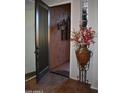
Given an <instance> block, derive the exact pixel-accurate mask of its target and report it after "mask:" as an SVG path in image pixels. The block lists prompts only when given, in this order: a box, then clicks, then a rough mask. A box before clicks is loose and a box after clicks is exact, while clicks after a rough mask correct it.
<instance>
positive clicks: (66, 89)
mask: <svg viewBox="0 0 124 93" xmlns="http://www.w3.org/2000/svg"><path fill="white" fill-rule="evenodd" d="M25 90H26V91H28V90H39V91H43V93H97V91H96V90H92V89H90V85H86V84H81V83H80V82H78V81H75V80H72V79H68V78H66V77H62V76H60V75H57V74H53V73H47V74H46V75H45V76H44V77H43V78H42V79H41V80H40V82H39V83H38V84H36V79H35V78H34V79H32V80H30V81H28V82H26V84H25Z"/></svg>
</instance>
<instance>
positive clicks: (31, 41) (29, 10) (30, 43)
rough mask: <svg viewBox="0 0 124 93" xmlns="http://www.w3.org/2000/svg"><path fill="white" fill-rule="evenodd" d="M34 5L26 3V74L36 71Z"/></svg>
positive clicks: (27, 1)
mask: <svg viewBox="0 0 124 93" xmlns="http://www.w3.org/2000/svg"><path fill="white" fill-rule="evenodd" d="M34 9H35V8H34V3H32V2H29V0H26V2H25V73H29V72H32V71H35V55H34V50H35V31H34V30H35V28H34V27H35V24H34V15H35V12H34V11H35V10H34Z"/></svg>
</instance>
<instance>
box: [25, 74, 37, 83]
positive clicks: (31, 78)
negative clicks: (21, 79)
mask: <svg viewBox="0 0 124 93" xmlns="http://www.w3.org/2000/svg"><path fill="white" fill-rule="evenodd" d="M33 78H36V75H34V76H32V77H30V78H29V79H26V80H25V82H27V81H30V80H32V79H33Z"/></svg>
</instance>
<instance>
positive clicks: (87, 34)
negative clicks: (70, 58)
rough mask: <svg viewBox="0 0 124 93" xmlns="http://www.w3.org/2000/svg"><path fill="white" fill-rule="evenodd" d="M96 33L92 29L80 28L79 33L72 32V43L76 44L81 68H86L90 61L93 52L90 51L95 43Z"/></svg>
mask: <svg viewBox="0 0 124 93" xmlns="http://www.w3.org/2000/svg"><path fill="white" fill-rule="evenodd" d="M94 37H95V31H94V30H92V28H91V27H82V26H80V30H79V31H74V32H72V38H71V41H72V42H74V46H75V47H76V51H75V53H76V57H77V61H78V63H79V65H80V66H82V67H84V66H85V65H86V64H87V63H88V61H89V59H90V53H91V51H90V50H89V49H88V48H89V46H90V45H91V44H93V43H95V42H94V40H93V39H94Z"/></svg>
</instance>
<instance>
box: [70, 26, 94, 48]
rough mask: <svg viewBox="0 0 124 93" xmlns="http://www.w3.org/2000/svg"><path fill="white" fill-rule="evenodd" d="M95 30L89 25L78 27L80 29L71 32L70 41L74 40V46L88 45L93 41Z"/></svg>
mask: <svg viewBox="0 0 124 93" xmlns="http://www.w3.org/2000/svg"><path fill="white" fill-rule="evenodd" d="M94 37H95V31H94V30H92V28H91V27H80V30H79V31H78V32H77V31H74V32H72V38H71V41H73V42H74V44H75V46H77V47H83V46H84V45H85V46H89V45H90V44H93V43H95V42H94V40H93V39H94Z"/></svg>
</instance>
